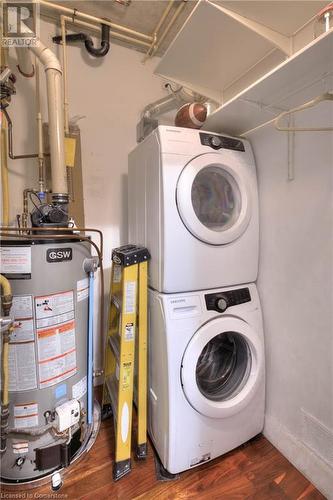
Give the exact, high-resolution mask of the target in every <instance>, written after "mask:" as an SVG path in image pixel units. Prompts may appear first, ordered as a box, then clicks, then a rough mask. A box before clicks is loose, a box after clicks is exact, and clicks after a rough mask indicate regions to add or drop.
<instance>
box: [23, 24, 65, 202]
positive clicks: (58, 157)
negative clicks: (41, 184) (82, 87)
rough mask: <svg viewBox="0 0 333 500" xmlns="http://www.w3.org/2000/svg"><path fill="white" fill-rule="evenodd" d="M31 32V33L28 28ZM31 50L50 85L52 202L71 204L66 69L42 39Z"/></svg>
mask: <svg viewBox="0 0 333 500" xmlns="http://www.w3.org/2000/svg"><path fill="white" fill-rule="evenodd" d="M26 30H27V32H30V30H29V28H28V27H26ZM30 49H31V50H32V51H33V53H34V54H35V55H36V57H37V58H38V59H39V61H40V62H41V64H42V65H43V66H44V70H45V75H46V85H47V105H48V117H49V136H50V155H51V177H52V200H53V202H54V203H63V204H67V203H68V186H67V171H66V162H65V139H64V138H65V134H64V110H63V101H62V68H61V64H60V61H59V59H58V58H57V57H56V55H55V54H54V53H53V52H52V50H50V49H49V48H48V47H45V45H44V44H43V43H42V42H41V41H40V40H39V39H38V41H37V43H36V45H31V46H30Z"/></svg>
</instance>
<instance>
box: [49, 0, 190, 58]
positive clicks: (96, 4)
mask: <svg viewBox="0 0 333 500" xmlns="http://www.w3.org/2000/svg"><path fill="white" fill-rule="evenodd" d="M51 1H52V0H51ZM180 1H182V0H177V1H176V2H175V5H174V6H173V7H172V10H171V12H170V14H169V17H168V19H171V17H172V15H173V14H174V12H175V11H176V9H177V7H178V5H179V3H180ZM197 1H198V0H190V1H188V2H187V4H186V6H185V8H184V9H183V11H182V12H181V14H180V16H179V18H178V19H177V21H176V22H175V24H174V26H173V28H172V29H171V30H170V32H169V34H168V35H167V37H166V38H165V40H164V42H163V44H162V45H161V47H160V50H159V54H158V55H161V54H163V53H164V52H165V50H166V49H167V47H168V46H169V45H170V43H171V42H172V40H173V39H174V38H175V36H176V34H177V33H178V31H179V30H180V28H181V27H182V25H183V24H184V22H185V21H186V19H187V17H188V16H189V14H190V12H191V11H192V9H193V8H194V7H195V5H196V3H197ZM53 3H57V4H60V5H64V6H66V7H70V8H75V9H79V10H82V11H84V12H85V13H87V14H91V15H93V16H97V17H102V18H104V17H105V18H107V19H109V20H111V21H113V22H116V23H119V24H122V25H124V26H128V27H130V28H132V29H134V30H136V31H140V32H142V33H146V34H148V35H151V34H153V33H154V31H155V27H156V25H157V23H158V21H159V20H160V18H161V16H162V14H163V12H164V10H165V8H166V6H167V5H168V3H169V0H132V2H131V4H130V5H129V7H126V6H125V5H121V4H119V3H118V2H116V1H115V0H102V1H101V0H99V1H90V0H84V1H82V0H74V1H73V0H68V1H62V2H58V1H56V2H53ZM166 24H167V23H166ZM164 26H165V25H164ZM162 30H163V27H162ZM143 50H144V51H145V50H146V49H143Z"/></svg>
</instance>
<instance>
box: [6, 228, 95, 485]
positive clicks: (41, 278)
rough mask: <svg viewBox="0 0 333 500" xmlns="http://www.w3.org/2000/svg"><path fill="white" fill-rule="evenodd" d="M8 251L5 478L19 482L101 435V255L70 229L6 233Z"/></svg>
mask: <svg viewBox="0 0 333 500" xmlns="http://www.w3.org/2000/svg"><path fill="white" fill-rule="evenodd" d="M67 234H68V233H67ZM0 251H1V273H2V275H3V276H4V279H6V278H7V280H8V281H9V283H10V286H11V294H12V306H11V309H10V317H11V318H12V320H13V323H12V327H11V329H10V334H9V343H8V346H7V347H8V353H7V354H8V359H7V360H5V359H4V356H3V354H4V352H2V353H1V360H2V378H6V381H5V384H6V386H7V387H8V404H7V405H6V404H5V405H4V404H2V413H1V481H2V482H3V483H6V484H11V483H15V484H17V483H22V482H30V481H34V480H36V479H40V478H41V477H44V476H49V475H52V473H54V472H55V471H58V470H61V469H63V468H64V467H67V466H69V465H70V464H71V463H72V462H73V461H74V460H75V459H76V458H78V457H79V456H80V455H81V454H82V453H83V452H84V451H86V450H87V449H88V448H89V442H90V441H91V439H92V436H93V435H94V418H93V400H92V352H91V351H92V345H91V343H90V344H89V341H90V340H91V338H90V336H89V334H90V332H89V328H88V325H89V315H91V314H92V310H91V308H92V301H90V300H89V290H90V293H91V292H92V290H91V289H90V287H89V279H91V277H92V273H93V270H94V267H96V264H97V262H96V259H95V258H92V257H91V253H90V244H89V242H88V241H87V238H86V239H85V240H84V239H83V240H80V239H79V238H78V237H77V236H75V237H73V236H72V237H71V235H70V234H68V236H67V237H64V236H62V237H61V239H59V238H57V237H56V236H55V237H54V240H53V239H52V237H50V236H47V237H46V238H45V239H42V237H41V236H39V238H36V239H32V240H30V241H29V238H28V237H27V238H26V239H24V238H23V239H18V238H15V237H8V238H7V237H6V238H3V239H2V241H1V247H0ZM89 276H90V278H89ZM89 302H90V311H89ZM90 323H91V321H90ZM2 345H4V344H3V343H2ZM2 350H3V348H2ZM3 382H4V380H3ZM2 387H3V384H2ZM2 403H3V401H2ZM95 421H96V418H95ZM95 424H96V422H95ZM55 487H56V485H55Z"/></svg>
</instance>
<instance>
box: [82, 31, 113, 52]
mask: <svg viewBox="0 0 333 500" xmlns="http://www.w3.org/2000/svg"><path fill="white" fill-rule="evenodd" d="M84 45H85V46H86V49H87V51H88V52H89V54H91V55H92V56H95V57H104V56H106V54H107V53H108V52H109V49H110V26H107V25H106V24H102V39H101V46H100V48H99V49H96V48H95V47H94V44H93V41H92V39H91V38H90V37H87V39H86V41H85V42H84Z"/></svg>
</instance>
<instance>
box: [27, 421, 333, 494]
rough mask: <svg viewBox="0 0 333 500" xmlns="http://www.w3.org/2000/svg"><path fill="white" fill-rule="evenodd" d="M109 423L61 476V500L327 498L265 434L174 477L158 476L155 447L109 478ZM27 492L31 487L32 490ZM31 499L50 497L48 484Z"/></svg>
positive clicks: (111, 443) (109, 422) (110, 454)
mask: <svg viewBox="0 0 333 500" xmlns="http://www.w3.org/2000/svg"><path fill="white" fill-rule="evenodd" d="M113 446H114V437H113V424H112V421H111V420H110V419H109V420H107V421H105V422H103V423H102V425H101V429H100V432H99V435H98V437H97V440H96V443H95V444H94V446H93V448H92V449H91V450H90V452H89V453H88V454H87V455H86V456H85V457H84V458H83V459H82V460H81V461H80V463H79V464H77V465H76V466H74V467H73V468H72V469H71V470H70V472H69V473H68V474H67V475H66V476H65V480H64V486H63V487H62V489H61V490H60V491H59V494H61V495H64V496H62V498H64V499H65V500H72V499H73V500H91V499H93V500H102V499H103V500H104V499H109V498H110V499H111V498H112V500H183V499H189V500H193V499H195V500H221V499H222V498H223V500H275V499H276V500H325V497H324V496H323V495H322V494H321V493H320V492H319V491H318V490H316V488H315V487H314V486H313V485H312V484H311V483H310V482H309V481H308V480H307V479H306V478H305V477H304V476H303V475H302V474H301V473H300V472H299V471H298V470H296V469H295V468H294V467H293V466H292V465H291V463H290V462H288V460H287V459H286V458H285V457H284V456H283V455H281V453H279V451H278V450H277V449H276V448H274V446H273V445H272V444H271V443H270V442H269V441H268V440H267V439H266V438H264V437H263V436H260V437H258V438H256V439H254V440H252V441H250V442H249V443H246V444H244V445H243V446H240V447H239V448H237V449H236V450H234V451H232V452H230V453H228V454H226V455H224V456H222V457H220V458H217V459H215V460H213V461H211V462H207V463H206V464H203V465H202V466H200V467H196V468H194V469H192V470H190V471H186V472H184V473H182V474H180V477H179V479H177V480H175V481H158V480H157V479H156V471H155V460H154V450H153V448H152V446H151V445H150V444H149V447H148V457H147V460H145V461H139V462H136V461H135V460H133V462H132V471H131V472H130V474H128V475H127V476H125V477H124V478H122V479H121V480H119V481H117V482H114V481H113V480H112V465H113V463H112V457H113ZM30 492H31V491H30ZM33 493H34V494H36V495H37V496H35V498H45V499H47V498H54V497H53V496H52V495H54V493H52V492H51V490H50V487H49V485H46V486H44V487H42V488H38V489H35V490H33Z"/></svg>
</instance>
